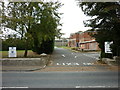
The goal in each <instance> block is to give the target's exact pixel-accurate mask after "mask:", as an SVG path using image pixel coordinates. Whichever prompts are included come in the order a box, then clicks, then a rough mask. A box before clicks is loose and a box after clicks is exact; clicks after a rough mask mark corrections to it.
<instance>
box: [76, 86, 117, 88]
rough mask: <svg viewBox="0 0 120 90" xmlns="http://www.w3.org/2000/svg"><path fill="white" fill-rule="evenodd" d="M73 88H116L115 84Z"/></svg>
mask: <svg viewBox="0 0 120 90" xmlns="http://www.w3.org/2000/svg"><path fill="white" fill-rule="evenodd" d="M75 88H118V87H117V86H75Z"/></svg>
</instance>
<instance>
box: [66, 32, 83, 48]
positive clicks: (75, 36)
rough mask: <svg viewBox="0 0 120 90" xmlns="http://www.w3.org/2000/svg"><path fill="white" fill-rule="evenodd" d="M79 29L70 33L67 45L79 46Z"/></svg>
mask: <svg viewBox="0 0 120 90" xmlns="http://www.w3.org/2000/svg"><path fill="white" fill-rule="evenodd" d="M80 33H81V31H79V32H76V33H72V34H70V38H69V42H68V46H69V47H79V34H80Z"/></svg>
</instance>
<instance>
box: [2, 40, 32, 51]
mask: <svg viewBox="0 0 120 90" xmlns="http://www.w3.org/2000/svg"><path fill="white" fill-rule="evenodd" d="M9 47H16V48H17V50H25V40H21V39H13V38H9V39H6V40H2V51H8V49H9ZM31 49H32V45H31V44H30V45H28V50H31Z"/></svg>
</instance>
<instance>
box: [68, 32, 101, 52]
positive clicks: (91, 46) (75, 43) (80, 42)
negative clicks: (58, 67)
mask: <svg viewBox="0 0 120 90" xmlns="http://www.w3.org/2000/svg"><path fill="white" fill-rule="evenodd" d="M94 33H95V32H92V31H85V32H81V31H79V32H77V33H73V34H71V35H70V38H69V43H68V46H69V47H79V49H81V50H100V48H99V46H98V43H97V42H96V41H95V38H93V37H92V36H91V35H90V34H94Z"/></svg>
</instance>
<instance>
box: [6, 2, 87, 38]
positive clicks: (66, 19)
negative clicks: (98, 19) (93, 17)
mask: <svg viewBox="0 0 120 90" xmlns="http://www.w3.org/2000/svg"><path fill="white" fill-rule="evenodd" d="M4 1H5V2H6V3H7V0H4ZM59 1H60V2H61V3H62V4H64V5H63V6H62V7H61V8H60V10H59V12H61V13H63V15H62V16H61V23H63V26H62V27H61V28H62V30H61V32H62V33H65V35H63V37H66V38H68V37H69V36H70V33H75V32H77V31H85V30H87V29H89V28H87V27H84V24H83V21H84V20H87V19H88V17H87V16H85V15H84V13H83V12H82V10H81V8H80V7H79V6H77V2H76V1H75V0H59ZM7 33H8V32H7Z"/></svg>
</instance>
